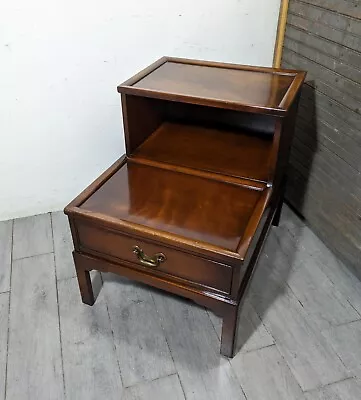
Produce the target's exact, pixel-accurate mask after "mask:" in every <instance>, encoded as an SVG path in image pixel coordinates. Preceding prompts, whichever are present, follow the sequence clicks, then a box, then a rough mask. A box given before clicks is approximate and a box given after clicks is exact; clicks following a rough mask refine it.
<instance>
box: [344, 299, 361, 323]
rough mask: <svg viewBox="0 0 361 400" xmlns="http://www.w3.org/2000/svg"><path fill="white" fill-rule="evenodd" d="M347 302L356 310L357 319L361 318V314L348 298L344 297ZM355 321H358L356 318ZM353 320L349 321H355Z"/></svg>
mask: <svg viewBox="0 0 361 400" xmlns="http://www.w3.org/2000/svg"><path fill="white" fill-rule="evenodd" d="M346 300H347V302H348V304H350V306H351V307H352V308H353V309H354V310H355V311H356V314H357V315H358V316H359V317H360V318H359V319H361V314H360V313H359V312H358V310H357V309H356V308H355V307H354V305H353V304H352V303H351V301H350V299H349V298H347V299H346ZM355 321H358V319H356V320H355ZM355 321H351V322H355Z"/></svg>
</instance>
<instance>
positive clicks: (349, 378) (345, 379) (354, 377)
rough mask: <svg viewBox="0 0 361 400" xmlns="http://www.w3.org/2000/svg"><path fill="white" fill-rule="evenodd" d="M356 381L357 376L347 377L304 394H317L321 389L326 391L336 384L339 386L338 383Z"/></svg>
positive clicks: (305, 391) (306, 391)
mask: <svg viewBox="0 0 361 400" xmlns="http://www.w3.org/2000/svg"><path fill="white" fill-rule="evenodd" d="M354 379H358V377H357V375H354V376H349V377H347V378H344V379H340V380H338V381H335V382H330V383H325V384H324V385H322V386H321V387H319V388H315V389H310V390H304V391H303V393H312V392H317V391H318V390H320V389H326V388H327V387H329V386H332V385H335V384H337V383H342V382H347V381H352V380H354ZM330 400H332V399H330Z"/></svg>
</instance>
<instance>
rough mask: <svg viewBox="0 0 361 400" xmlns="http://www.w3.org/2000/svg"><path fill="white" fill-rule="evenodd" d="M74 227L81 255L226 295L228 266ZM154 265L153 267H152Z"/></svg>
mask: <svg viewBox="0 0 361 400" xmlns="http://www.w3.org/2000/svg"><path fill="white" fill-rule="evenodd" d="M76 227H77V232H78V239H79V242H80V247H81V248H80V249H81V251H83V252H87V253H93V254H94V253H95V254H96V253H98V254H99V253H100V254H101V255H103V256H104V257H106V256H111V257H114V258H117V259H120V261H121V260H124V261H128V262H131V263H132V264H135V265H139V266H142V267H146V268H147V269H148V270H153V271H161V272H163V273H166V274H168V275H170V276H174V277H177V278H182V279H185V280H188V281H191V282H192V283H197V284H201V285H205V286H208V287H211V288H214V289H216V290H219V291H222V292H224V293H230V289H231V280H232V267H230V266H227V265H224V264H220V263H217V262H215V261H210V260H205V259H203V258H200V257H197V256H193V255H191V254H187V253H183V252H182V251H179V250H175V249H172V248H169V247H166V246H163V245H162V244H159V245H158V244H153V243H149V242H147V241H145V240H143V239H137V238H132V237H131V236H127V235H124V234H120V233H118V232H115V231H111V230H108V229H106V228H97V227H95V226H93V225H90V224H87V223H83V222H79V221H77V222H76ZM135 246H137V250H136V251H134V248H135ZM160 253H161V254H162V255H164V260H162V256H161V257H160V258H158V260H156V255H157V254H160ZM141 260H143V261H141ZM154 261H156V263H157V264H158V265H157V266H153V264H154Z"/></svg>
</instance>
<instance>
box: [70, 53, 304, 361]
mask: <svg viewBox="0 0 361 400" xmlns="http://www.w3.org/2000/svg"><path fill="white" fill-rule="evenodd" d="M304 78H305V73H304V72H301V71H294V70H283V69H272V68H260V67H250V66H241V65H232V64H221V63H214V62H204V61H195V60H186V59H178V58H169V57H164V58H162V59H160V60H159V61H157V62H156V63H154V64H152V65H151V66H149V67H148V68H146V69H145V70H143V71H142V72H140V73H139V74H137V75H135V76H134V77H133V78H131V79H129V80H128V81H126V82H125V83H123V84H122V85H120V86H119V87H118V92H119V93H120V94H121V100H122V109H123V119H124V132H125V143H126V155H124V156H123V157H121V158H120V159H119V160H118V161H116V162H115V164H113V165H112V166H111V167H110V168H109V169H108V170H107V171H105V172H104V173H103V174H102V175H101V176H100V177H99V178H98V179H96V180H95V181H94V183H92V184H91V185H90V186H89V187H88V188H87V189H85V190H84V191H83V192H82V193H81V194H80V195H79V196H78V197H77V198H76V199H75V200H74V201H72V202H71V203H70V204H69V205H68V206H67V207H66V208H65V213H66V214H67V215H68V217H69V223H70V227H71V232H72V236H73V241H74V249H75V250H74V252H73V255H74V261H75V267H76V272H77V277H78V282H79V288H80V293H81V296H82V300H83V302H84V303H86V304H89V305H92V304H93V303H94V295H93V291H92V286H91V280H90V277H89V271H91V270H99V271H105V272H113V273H116V274H119V275H122V276H126V277H128V278H130V279H134V280H137V281H140V282H143V283H145V284H147V285H150V286H154V287H157V288H160V289H163V290H165V291H168V292H172V293H176V294H178V295H180V296H184V297H187V298H189V299H192V300H194V301H195V302H197V303H199V304H201V305H204V306H206V307H208V308H210V309H212V310H214V312H215V313H217V314H218V315H220V316H222V317H223V329H222V341H221V354H223V355H225V356H228V357H233V355H234V350H235V338H236V332H237V326H238V323H237V319H238V314H239V308H240V305H241V304H242V299H243V298H244V296H245V293H246V288H247V286H248V283H249V281H250V279H251V276H252V273H253V271H254V268H255V265H256V263H257V259H258V256H259V254H260V251H261V249H262V245H263V243H264V241H265V239H266V237H267V233H268V231H269V229H270V227H271V225H272V224H273V225H277V224H278V220H279V216H280V211H281V206H282V201H283V190H284V182H285V172H286V167H287V162H288V156H289V150H290V145H291V140H292V136H293V130H294V123H295V117H296V112H297V104H298V99H299V95H300V89H301V86H302V83H303V80H304ZM265 285H267V282H265ZM119 290H120V289H119Z"/></svg>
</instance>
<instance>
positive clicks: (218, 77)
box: [133, 62, 294, 108]
mask: <svg viewBox="0 0 361 400" xmlns="http://www.w3.org/2000/svg"><path fill="white" fill-rule="evenodd" d="M293 79H294V76H293V75H282V74H272V73H266V72H254V71H251V70H250V71H247V70H237V69H230V68H227V69H224V68H214V67H207V66H200V65H188V64H180V63H176V62H167V63H165V64H163V65H161V66H160V67H158V68H157V69H156V70H155V71H153V72H152V74H149V75H147V76H146V77H144V78H143V79H141V80H140V81H138V82H136V83H135V84H134V85H133V86H134V87H137V88H143V89H149V90H154V91H162V92H168V93H172V94H178V95H183V96H197V97H202V98H210V99H215V100H223V101H229V102H237V103H243V104H249V105H255V106H261V107H268V108H277V107H279V105H280V103H281V101H282V99H283V97H284V96H285V94H286V92H287V90H288V88H289V86H290V85H291V83H292V81H293Z"/></svg>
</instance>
